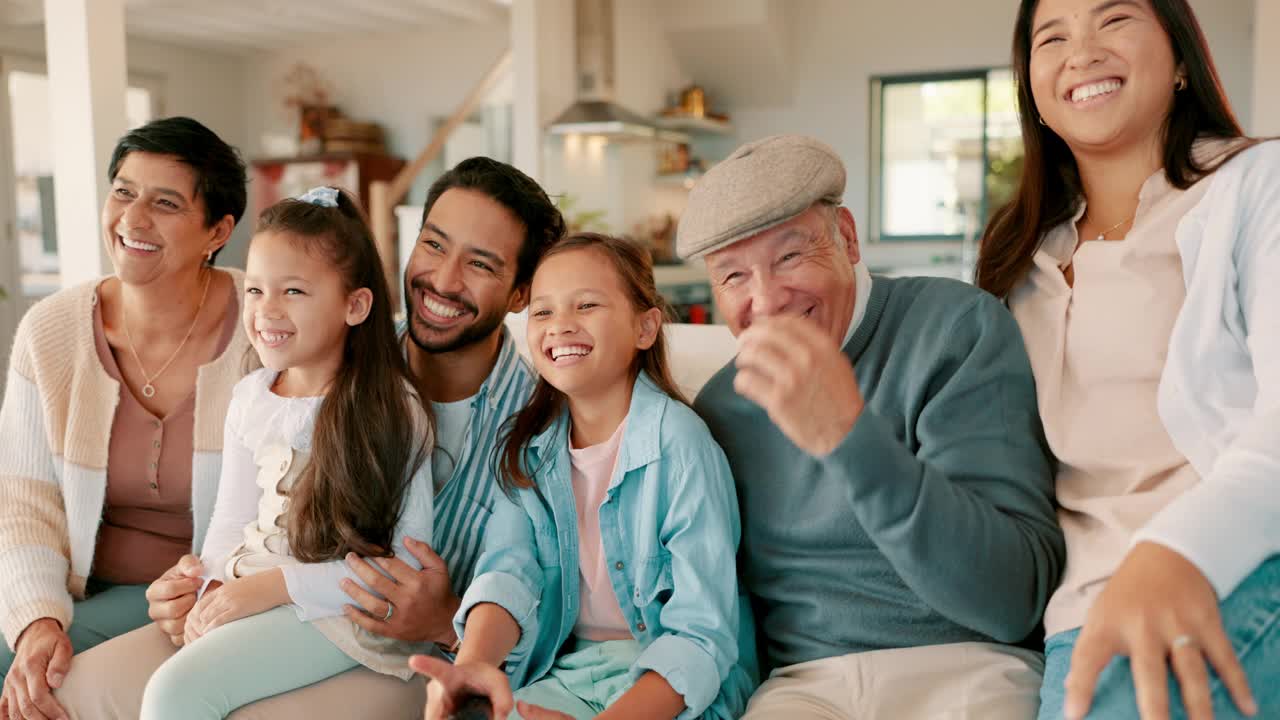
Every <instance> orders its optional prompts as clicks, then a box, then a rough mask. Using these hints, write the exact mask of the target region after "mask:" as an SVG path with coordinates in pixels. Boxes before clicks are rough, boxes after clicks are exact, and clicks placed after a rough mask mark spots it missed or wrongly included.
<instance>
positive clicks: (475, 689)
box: [409, 655, 515, 720]
mask: <svg viewBox="0 0 1280 720" xmlns="http://www.w3.org/2000/svg"><path fill="white" fill-rule="evenodd" d="M409 667H411V668H413V670H414V671H415V672H417V673H418V674H420V675H425V676H426V677H429V678H431V682H429V683H427V707H426V710H425V711H424V712H423V718H424V719H425V720H448V718H449V717H450V716H452V715H453V713H454V712H456V711H457V709H458V707H459V706H460V704H461V703H462V701H463V700H465V699H466V698H468V697H471V696H473V695H479V696H481V697H486V698H489V704H490V705H491V706H492V707H493V717H495V718H505V717H507V716H508V715H510V714H511V710H512V709H513V708H514V707H515V698H513V697H512V695H511V685H510V684H508V682H507V676H506V673H504V672H502V671H501V670H499V669H498V668H496V667H494V666H493V665H487V664H485V663H480V662H472V663H462V664H460V665H452V664H450V663H448V662H446V661H444V660H440V659H438V658H433V657H428V656H426V655H414V656H413V657H411V658H409Z"/></svg>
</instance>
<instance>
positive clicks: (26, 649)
mask: <svg viewBox="0 0 1280 720" xmlns="http://www.w3.org/2000/svg"><path fill="white" fill-rule="evenodd" d="M17 648H18V652H17V656H16V657H15V658H14V660H13V665H12V666H11V667H10V668H9V674H8V675H6V676H5V678H4V692H3V695H2V696H0V720H66V717H67V713H66V711H64V710H63V709H62V706H61V705H59V704H58V701H57V700H54V698H53V689H54V688H59V687H62V681H63V679H64V678H65V677H66V675H67V672H68V671H70V670H71V655H72V650H71V638H69V637H67V633H66V631H65V630H63V629H62V625H60V624H59V623H58V621H57V620H54V619H53V618H42V619H40V620H37V621H35V622H33V623H31V624H30V625H28V626H27V629H26V630H24V631H23V632H22V635H20V636H19V637H18V642H17Z"/></svg>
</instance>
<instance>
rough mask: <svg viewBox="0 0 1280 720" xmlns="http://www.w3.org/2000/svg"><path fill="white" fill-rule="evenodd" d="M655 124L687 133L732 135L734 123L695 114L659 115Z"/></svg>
mask: <svg viewBox="0 0 1280 720" xmlns="http://www.w3.org/2000/svg"><path fill="white" fill-rule="evenodd" d="M654 122H655V124H656V125H657V126H658V127H660V128H663V129H665V130H678V131H681V132H687V133H707V134H710V135H732V134H733V125H731V124H730V123H728V122H725V121H724V120H716V119H714V118H709V117H696V116H694V115H659V116H658V117H657V118H655V120H654Z"/></svg>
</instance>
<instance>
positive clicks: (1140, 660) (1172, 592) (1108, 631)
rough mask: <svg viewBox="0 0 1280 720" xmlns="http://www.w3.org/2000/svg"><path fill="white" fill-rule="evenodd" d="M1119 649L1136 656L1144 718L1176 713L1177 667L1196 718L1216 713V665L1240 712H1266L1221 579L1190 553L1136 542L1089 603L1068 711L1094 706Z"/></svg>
mask: <svg viewBox="0 0 1280 720" xmlns="http://www.w3.org/2000/svg"><path fill="white" fill-rule="evenodd" d="M1116 656H1127V657H1128V658H1129V664H1130V667H1131V668H1132V671H1133V689H1134V693H1135V695H1136V696H1137V701H1138V712H1139V714H1140V715H1141V717H1142V720H1168V718H1169V717H1170V712H1169V691H1168V688H1169V685H1168V675H1169V669H1170V668H1172V670H1173V673H1174V674H1175V675H1176V676H1177V677H1178V685H1179V687H1180V689H1181V695H1182V703H1183V705H1184V706H1185V710H1186V715H1187V717H1188V718H1191V720H1209V718H1212V717H1213V701H1212V696H1211V695H1210V685H1209V673H1208V667H1209V666H1212V667H1213V669H1214V671H1215V672H1216V673H1217V675H1218V678H1219V679H1220V680H1221V681H1222V684H1223V685H1224V686H1226V688H1227V691H1228V692H1229V693H1230V694H1231V698H1232V700H1233V701H1234V702H1235V705H1236V707H1237V708H1239V709H1240V712H1242V713H1243V714H1245V715H1247V716H1250V717H1252V716H1253V715H1255V714H1257V712H1258V707H1257V703H1256V702H1255V701H1254V699H1253V695H1252V693H1250V691H1249V681H1248V678H1247V677H1246V676H1245V673H1244V668H1242V667H1241V666H1240V660H1239V659H1237V658H1236V653H1235V650H1234V649H1233V648H1232V647H1231V641H1230V640H1229V639H1228V638H1227V634H1226V632H1225V631H1224V630H1223V627H1222V618H1221V616H1220V614H1219V611H1218V596H1217V593H1215V592H1214V590H1213V586H1212V585H1211V584H1209V581H1208V579H1206V578H1205V576H1204V574H1203V573H1201V572H1200V570H1199V568H1197V567H1196V566H1195V565H1193V564H1192V563H1191V562H1190V561H1189V560H1187V559H1186V558H1185V557H1183V556H1182V555H1181V554H1179V553H1178V552H1176V551H1174V550H1171V549H1169V548H1167V547H1165V546H1163V545H1160V544H1158V543H1152V542H1140V543H1138V544H1137V545H1135V546H1134V547H1133V549H1132V550H1130V551H1129V554H1128V555H1126V556H1125V558H1124V561H1123V562H1122V563H1120V567H1119V568H1118V569H1117V570H1116V573H1115V575H1112V576H1111V579H1110V580H1108V581H1107V584H1106V587H1105V588H1104V589H1103V591H1102V594H1101V595H1099V596H1098V600H1097V601H1096V602H1095V603H1094V604H1093V607H1092V608H1091V609H1090V610H1089V614H1088V616H1087V617H1086V618H1085V621H1084V629H1083V630H1081V631H1080V638H1079V639H1078V640H1077V641H1076V646H1075V650H1074V651H1073V652H1072V653H1071V671H1070V672H1069V673H1068V674H1067V679H1066V689H1067V699H1066V707H1065V712H1066V716H1067V717H1068V718H1082V717H1084V716H1085V714H1087V713H1088V712H1089V707H1090V705H1092V704H1093V691H1094V687H1095V684H1096V683H1097V681H1098V676H1099V675H1100V674H1101V673H1102V670H1103V668H1105V667H1106V666H1107V664H1108V663H1109V662H1111V659H1112V658H1113V657H1116Z"/></svg>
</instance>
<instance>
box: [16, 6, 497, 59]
mask: <svg viewBox="0 0 1280 720" xmlns="http://www.w3.org/2000/svg"><path fill="white" fill-rule="evenodd" d="M509 5H510V0H125V25H126V29H127V32H128V33H129V34H130V35H133V36H136V37H142V38H147V39H152V40H161V41H164V42H168V43H172V44H177V45H190V46H195V47H204V48H212V49H216V50H223V51H227V52H234V53H252V52H256V51H261V50H270V49H273V48H279V47H287V46H290V45H295V44H299V43H301V42H304V41H305V40H306V39H307V38H308V36H312V37H314V36H320V35H331V34H334V33H341V32H359V33H369V32H394V31H398V30H407V29H413V28H419V27H442V26H444V27H449V26H461V25H470V24H480V23H483V24H488V23H496V22H506V18H507V12H508V10H507V8H508V7H509ZM43 6H44V2H43V0H0V25H6V24H7V25H19V26H20V25H39V24H40V23H42V22H43V16H44V7H43Z"/></svg>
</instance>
